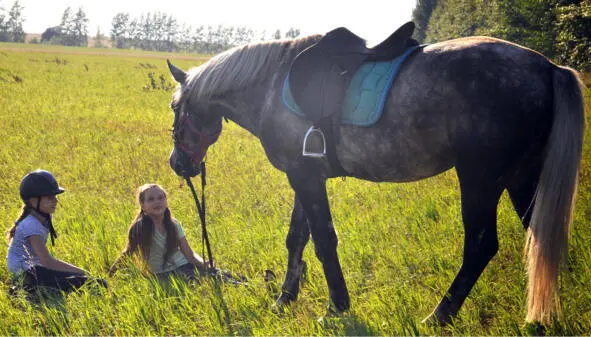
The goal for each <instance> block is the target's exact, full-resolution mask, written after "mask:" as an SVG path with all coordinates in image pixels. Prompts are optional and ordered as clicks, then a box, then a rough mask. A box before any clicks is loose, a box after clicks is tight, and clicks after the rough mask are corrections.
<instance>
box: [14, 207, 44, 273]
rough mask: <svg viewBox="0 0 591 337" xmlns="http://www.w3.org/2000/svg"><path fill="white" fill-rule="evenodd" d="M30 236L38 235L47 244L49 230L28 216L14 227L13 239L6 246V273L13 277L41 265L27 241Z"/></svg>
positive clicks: (31, 216)
mask: <svg viewBox="0 0 591 337" xmlns="http://www.w3.org/2000/svg"><path fill="white" fill-rule="evenodd" d="M32 235H39V236H40V237H41V239H43V242H44V243H45V244H47V237H48V236H49V229H47V228H46V227H45V226H43V224H42V223H41V222H39V220H37V218H35V217H34V216H33V215H31V214H29V215H28V216H27V217H26V218H24V219H23V220H22V221H21V222H20V223H19V224H18V225H17V226H16V232H15V233H14V237H13V238H12V240H10V244H9V245H8V255H7V256H6V264H7V265H8V271H10V272H11V273H12V274H13V275H18V274H20V273H22V272H24V271H26V270H28V269H30V268H31V267H34V266H38V265H40V264H41V263H40V262H39V257H38V256H37V255H35V252H34V251H33V247H32V246H31V243H30V242H29V240H28V238H29V237H30V236H32Z"/></svg>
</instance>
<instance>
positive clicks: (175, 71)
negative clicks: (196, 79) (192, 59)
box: [166, 59, 187, 84]
mask: <svg viewBox="0 0 591 337" xmlns="http://www.w3.org/2000/svg"><path fill="white" fill-rule="evenodd" d="M166 63H167V64H168V69H169V70H170V72H171V73H172V77H174V80H175V81H177V82H179V83H180V84H183V83H185V79H186V78H187V74H186V73H185V72H184V71H182V70H180V69H179V68H177V67H175V66H173V65H172V63H170V61H169V60H168V59H167V60H166Z"/></svg>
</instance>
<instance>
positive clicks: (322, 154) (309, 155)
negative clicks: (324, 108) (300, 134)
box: [302, 125, 326, 158]
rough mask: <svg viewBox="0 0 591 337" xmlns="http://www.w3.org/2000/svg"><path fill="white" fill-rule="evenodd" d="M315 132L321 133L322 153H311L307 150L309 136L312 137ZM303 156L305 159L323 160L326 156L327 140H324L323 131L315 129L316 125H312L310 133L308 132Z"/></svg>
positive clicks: (305, 137)
mask: <svg viewBox="0 0 591 337" xmlns="http://www.w3.org/2000/svg"><path fill="white" fill-rule="evenodd" d="M313 132H316V133H319V134H320V137H322V148H323V150H322V152H311V151H308V150H306V142H307V141H308V136H309V135H311V134H312V133H313ZM302 156H304V157H315V158H322V157H325V156H326V138H324V133H323V132H322V130H321V129H320V128H317V127H315V126H314V125H312V126H311V127H310V128H309V129H308V131H307V132H306V135H305V136H304V145H303V148H302Z"/></svg>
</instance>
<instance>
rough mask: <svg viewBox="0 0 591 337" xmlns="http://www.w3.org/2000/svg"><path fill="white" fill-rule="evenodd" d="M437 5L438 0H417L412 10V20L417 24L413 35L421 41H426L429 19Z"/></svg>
mask: <svg viewBox="0 0 591 337" xmlns="http://www.w3.org/2000/svg"><path fill="white" fill-rule="evenodd" d="M435 7H437V0H417V3H416V5H415V8H414V9H413V11H412V21H413V22H414V23H415V26H416V28H415V32H414V34H413V36H414V38H415V39H416V40H417V41H419V42H423V41H425V37H426V35H427V27H428V26H429V19H431V14H432V13H433V10H434V9H435Z"/></svg>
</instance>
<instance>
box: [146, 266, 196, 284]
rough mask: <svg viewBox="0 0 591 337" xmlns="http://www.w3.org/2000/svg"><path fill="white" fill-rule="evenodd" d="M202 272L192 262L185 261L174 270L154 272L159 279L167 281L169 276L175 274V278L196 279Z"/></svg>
mask: <svg viewBox="0 0 591 337" xmlns="http://www.w3.org/2000/svg"><path fill="white" fill-rule="evenodd" d="M202 274H203V272H202V271H200V270H199V268H198V267H197V266H196V265H194V264H192V263H187V264H184V265H182V266H180V267H178V268H176V269H174V270H171V271H167V272H164V273H159V274H156V275H157V276H158V279H160V281H168V279H169V278H170V277H171V276H175V277H177V278H184V279H186V280H193V281H194V280H197V278H198V277H199V276H202Z"/></svg>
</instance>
